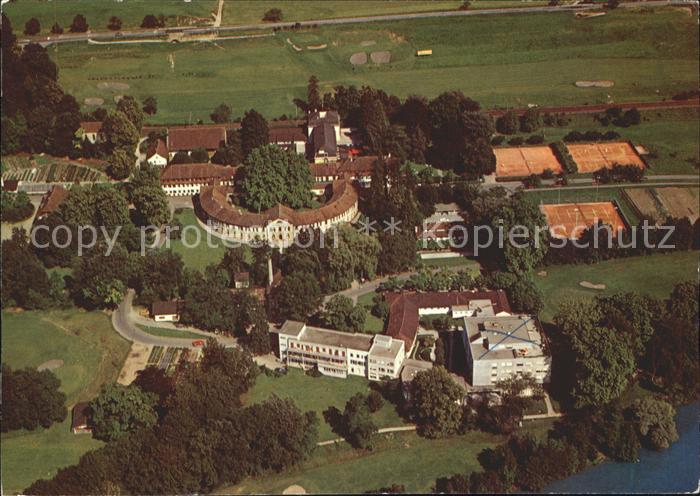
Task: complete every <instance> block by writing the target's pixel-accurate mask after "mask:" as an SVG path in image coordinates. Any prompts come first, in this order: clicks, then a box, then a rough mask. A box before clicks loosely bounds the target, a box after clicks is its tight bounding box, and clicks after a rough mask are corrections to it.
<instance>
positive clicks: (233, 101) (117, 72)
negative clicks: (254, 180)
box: [50, 2, 699, 123]
mask: <svg viewBox="0 0 700 496" xmlns="http://www.w3.org/2000/svg"><path fill="white" fill-rule="evenodd" d="M356 3H358V4H359V3H362V2H356ZM658 33H663V34H664V36H663V40H660V39H659V36H658ZM287 38H289V40H290V41H291V43H295V44H296V45H297V46H300V47H302V51H300V52H297V51H295V50H294V49H293V48H292V44H291V43H289V42H287ZM363 41H364V42H367V41H370V42H375V44H374V45H372V46H366V45H365V46H363V45H362V42H363ZM320 44H326V45H327V48H325V49H322V50H308V49H307V48H306V47H307V46H309V45H320ZM419 49H432V50H433V55H432V56H429V57H416V56H415V52H416V50H419ZM378 50H390V51H391V53H392V60H391V62H390V63H389V64H383V65H376V64H374V63H368V64H366V65H364V66H353V65H352V64H350V61H349V59H350V55H352V54H353V53H356V52H359V51H365V52H367V53H369V52H372V51H378ZM50 52H51V54H52V57H53V58H54V60H56V62H57V63H58V66H59V69H60V83H61V85H62V86H63V87H64V88H65V89H66V90H67V91H69V92H71V93H73V94H74V95H75V96H76V98H77V99H78V100H79V101H83V99H84V98H85V97H101V98H104V99H105V101H106V102H108V104H110V105H112V103H111V102H112V101H113V100H112V96H113V94H112V93H111V92H109V91H107V90H99V89H98V88H97V83H98V82H100V81H110V80H111V79H112V78H113V79H114V80H120V79H123V78H129V79H128V80H127V81H128V84H129V85H130V86H131V87H130V89H129V90H127V91H124V92H123V93H126V94H132V95H134V96H136V97H138V98H144V97H146V96H150V95H154V96H156V97H157V98H158V103H159V106H158V107H159V111H158V114H156V115H155V116H154V117H153V118H152V120H153V122H159V123H166V122H187V121H191V122H196V121H197V120H198V119H202V120H204V121H209V114H210V113H211V111H212V109H213V108H214V107H215V106H216V105H218V104H219V103H222V102H225V103H227V104H228V105H230V106H231V107H232V108H233V109H234V115H241V114H242V113H243V111H245V110H247V109H248V108H251V107H253V108H255V109H257V110H258V111H261V112H262V113H264V114H265V115H266V116H268V117H275V116H279V115H280V114H287V115H295V113H296V107H295V106H294V104H293V103H292V100H293V99H294V98H305V96H306V83H307V81H308V78H309V76H310V75H311V74H315V75H316V76H317V77H318V78H319V80H320V89H321V91H322V92H325V91H328V90H329V89H331V88H332V87H333V86H335V85H338V84H354V85H356V86H361V85H364V84H367V85H371V86H374V87H377V88H381V89H384V90H385V91H387V92H389V93H393V94H396V95H398V96H400V97H405V96H407V95H409V94H411V93H420V94H423V95H426V96H428V97H433V96H435V95H437V94H439V93H440V92H442V91H445V90H455V89H458V90H462V91H463V92H464V93H465V94H466V95H468V96H470V97H472V98H475V99H476V100H478V101H479V102H480V103H481V104H482V105H483V106H484V107H495V106H502V107H505V106H517V107H523V106H526V105H527V104H530V103H533V104H539V105H564V104H582V103H586V102H588V103H600V102H607V101H608V100H609V98H608V95H610V98H612V99H614V100H615V101H639V100H659V99H660V98H662V97H670V96H671V95H674V94H676V93H678V92H679V91H682V90H687V89H691V88H695V87H697V85H698V67H699V64H698V32H697V26H696V24H695V20H694V18H693V17H692V16H691V15H688V14H687V13H686V12H683V11H680V10H677V9H676V10H673V9H654V10H651V11H648V12H647V11H644V12H643V11H638V10H634V9H618V10H615V11H612V12H608V13H607V14H606V15H605V16H603V17H598V18H594V19H577V18H575V17H574V15H573V14H572V13H556V14H550V13H547V14H520V15H498V16H474V17H456V18H439V19H416V20H406V21H397V22H391V23H385V22H379V23H367V24H355V25H339V26H324V27H320V28H316V29H309V30H303V31H293V32H278V33H276V34H275V35H274V36H272V37H266V38H258V39H249V40H230V41H223V40H219V41H216V42H215V43H208V42H202V43H180V44H177V45H173V44H149V45H110V46H93V45H87V44H69V45H62V46H60V47H59V48H52V49H50ZM253 67H254V68H255V70H251V68H253ZM597 79H607V80H613V81H614V82H615V86H614V87H612V88H577V87H576V86H575V85H574V83H575V82H576V81H578V80H597ZM493 88H498V91H494V90H493Z"/></svg>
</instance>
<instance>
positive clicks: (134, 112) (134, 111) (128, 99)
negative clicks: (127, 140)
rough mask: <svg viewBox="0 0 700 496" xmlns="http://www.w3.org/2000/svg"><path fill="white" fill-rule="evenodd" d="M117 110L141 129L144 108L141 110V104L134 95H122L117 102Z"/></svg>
mask: <svg viewBox="0 0 700 496" xmlns="http://www.w3.org/2000/svg"><path fill="white" fill-rule="evenodd" d="M117 110H118V111H119V112H122V113H123V114H124V115H125V116H126V118H127V119H129V121H130V122H131V123H132V124H133V125H134V128H136V131H137V132H138V131H140V130H141V126H143V110H141V106H140V105H139V104H138V102H137V101H136V99H135V98H134V97H133V96H130V95H126V96H124V97H122V98H121V99H120V100H119V103H117ZM137 141H138V138H137Z"/></svg>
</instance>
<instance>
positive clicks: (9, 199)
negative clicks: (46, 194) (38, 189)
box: [0, 191, 34, 222]
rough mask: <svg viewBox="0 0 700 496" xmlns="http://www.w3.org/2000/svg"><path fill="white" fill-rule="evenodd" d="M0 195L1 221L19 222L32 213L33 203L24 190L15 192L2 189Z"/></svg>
mask: <svg viewBox="0 0 700 496" xmlns="http://www.w3.org/2000/svg"><path fill="white" fill-rule="evenodd" d="M1 195H2V196H0V198H1V200H2V205H0V212H1V215H2V221H3V222H19V221H22V220H24V219H27V218H29V217H31V215H32V214H33V213H34V205H32V201H31V199H30V198H29V195H28V194H27V193H25V192H24V191H19V192H17V193H12V192H9V191H3V192H2V193H1Z"/></svg>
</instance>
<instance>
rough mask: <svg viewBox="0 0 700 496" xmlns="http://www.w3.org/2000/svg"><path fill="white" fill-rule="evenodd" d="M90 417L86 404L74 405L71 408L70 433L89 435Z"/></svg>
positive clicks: (88, 407) (90, 430)
mask: <svg viewBox="0 0 700 496" xmlns="http://www.w3.org/2000/svg"><path fill="white" fill-rule="evenodd" d="M89 417H90V405H89V404H88V403H87V402H81V403H76V404H75V406H74V407H73V412H72V421H71V426H70V429H71V432H73V434H91V433H92V429H91V428H90V426H89V425H88V418H89Z"/></svg>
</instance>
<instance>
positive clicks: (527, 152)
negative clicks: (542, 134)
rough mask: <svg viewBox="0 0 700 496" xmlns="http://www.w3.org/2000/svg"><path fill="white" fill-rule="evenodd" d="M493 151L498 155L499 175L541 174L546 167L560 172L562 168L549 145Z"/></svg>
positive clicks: (556, 172) (497, 170)
mask: <svg viewBox="0 0 700 496" xmlns="http://www.w3.org/2000/svg"><path fill="white" fill-rule="evenodd" d="M493 153H494V154H495V155H496V176H497V177H526V176H529V175H530V174H537V175H540V174H542V173H543V172H544V171H545V169H551V170H552V172H554V173H555V174H559V173H560V172H561V170H562V169H561V164H560V163H559V161H558V160H557V157H555V156H554V153H553V152H552V149H551V148H550V147H548V146H514V147H506V148H494V149H493Z"/></svg>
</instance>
